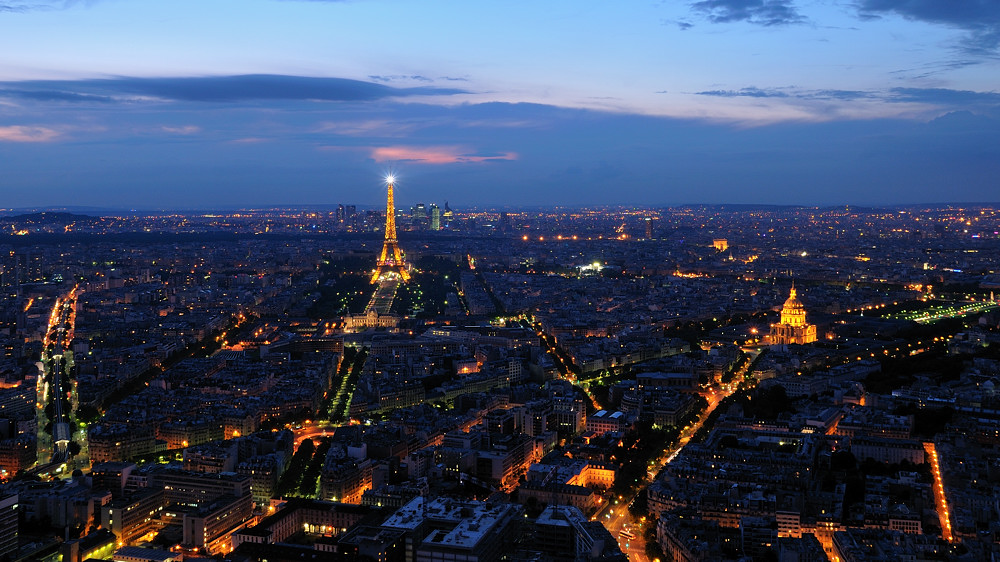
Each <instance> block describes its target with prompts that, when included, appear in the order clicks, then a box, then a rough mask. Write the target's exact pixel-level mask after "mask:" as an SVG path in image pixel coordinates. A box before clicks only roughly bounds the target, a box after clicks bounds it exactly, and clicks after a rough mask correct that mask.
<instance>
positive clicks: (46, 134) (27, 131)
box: [0, 125, 59, 142]
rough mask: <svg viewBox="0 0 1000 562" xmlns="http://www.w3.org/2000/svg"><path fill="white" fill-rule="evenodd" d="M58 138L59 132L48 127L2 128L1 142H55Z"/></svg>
mask: <svg viewBox="0 0 1000 562" xmlns="http://www.w3.org/2000/svg"><path fill="white" fill-rule="evenodd" d="M58 136H59V132H58V131H56V130H53V129H49V128H47V127H26V126H24V125H10V126H6V127H0V141H7V142H49V141H52V140H55V139H56V138H57V137H58Z"/></svg>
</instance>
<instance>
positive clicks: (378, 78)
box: [368, 74, 434, 84]
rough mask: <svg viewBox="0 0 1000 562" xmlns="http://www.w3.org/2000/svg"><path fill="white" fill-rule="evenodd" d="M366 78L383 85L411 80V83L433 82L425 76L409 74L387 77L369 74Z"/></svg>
mask: <svg viewBox="0 0 1000 562" xmlns="http://www.w3.org/2000/svg"><path fill="white" fill-rule="evenodd" d="M368 78H371V79H372V80H374V81H376V82H382V83H384V84H387V83H389V82H399V81H408V80H412V81H415V82H433V81H434V80H431V79H430V78H428V77H426V76H420V75H419V74H410V75H406V74H387V75H381V74H369V75H368Z"/></svg>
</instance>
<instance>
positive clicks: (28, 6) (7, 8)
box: [0, 0, 98, 13]
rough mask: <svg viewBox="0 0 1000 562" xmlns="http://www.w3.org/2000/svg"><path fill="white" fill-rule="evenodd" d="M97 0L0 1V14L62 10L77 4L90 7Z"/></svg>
mask: <svg viewBox="0 0 1000 562" xmlns="http://www.w3.org/2000/svg"><path fill="white" fill-rule="evenodd" d="M97 1H98V0H62V1H52V2H46V1H42V0H22V1H21V2H9V1H7V2H4V1H0V13H4V12H12V13H22V12H30V11H34V10H64V9H66V8H70V7H72V6H75V5H77V4H85V5H88V6H89V5H92V4H95V3H97Z"/></svg>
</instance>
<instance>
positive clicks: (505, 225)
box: [500, 212, 513, 234]
mask: <svg viewBox="0 0 1000 562" xmlns="http://www.w3.org/2000/svg"><path fill="white" fill-rule="evenodd" d="M511 230H513V226H512V225H511V222H510V215H508V214H507V213H506V212H501V213H500V232H503V233H504V234H506V233H508V232H510V231H511Z"/></svg>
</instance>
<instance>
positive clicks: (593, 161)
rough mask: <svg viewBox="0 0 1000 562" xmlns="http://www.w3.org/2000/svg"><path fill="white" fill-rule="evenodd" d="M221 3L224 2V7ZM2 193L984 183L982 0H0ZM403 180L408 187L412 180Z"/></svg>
mask: <svg viewBox="0 0 1000 562" xmlns="http://www.w3.org/2000/svg"><path fill="white" fill-rule="evenodd" d="M237 7H238V9H236V8H237ZM0 23H2V24H3V25H4V28H5V33H4V35H3V38H0V47H2V49H0V51H2V52H3V53H5V54H2V55H0V159H2V160H3V162H4V168H5V174H4V176H5V177H4V179H2V180H0V187H2V188H3V191H4V193H5V196H6V197H5V201H4V206H5V207H13V208H22V207H52V206H98V207H109V206H110V207H116V208H123V209H128V208H138V209H185V208H235V207H268V206H294V205H306V204H316V205H324V204H328V205H329V204H336V203H338V202H340V201H346V200H351V201H352V202H355V203H358V204H361V205H371V206H373V207H377V206H378V205H379V202H380V201H381V199H382V196H383V193H384V192H383V191H382V190H381V186H380V182H379V179H380V173H381V171H382V170H383V169H384V167H385V166H387V165H389V164H390V163H393V164H394V165H395V166H396V167H397V168H398V169H399V171H400V179H401V182H400V188H401V192H400V199H401V200H402V201H411V200H437V201H444V200H451V201H459V200H461V201H464V202H465V205H466V206H473V205H475V206H484V205H511V204H514V205H521V206H528V205H552V204H562V205H565V204H570V205H578V206H590V205H614V204H626V205H656V206H660V205H681V204H701V203H706V204H716V203H765V204H777V203H788V204H802V205H841V204H852V205H892V204H907V203H911V204H918V203H938V202H988V201H992V200H995V195H994V187H993V185H992V183H991V181H990V178H992V177H995V176H996V174H997V172H998V171H1000V164H997V162H1000V158H997V156H998V155H997V154H996V149H995V148H994V147H996V146H998V141H1000V121H998V119H997V117H998V115H1000V112H998V107H1000V94H998V93H996V92H995V90H994V88H995V86H994V83H993V80H992V76H995V75H996V74H997V67H998V64H1000V63H998V62H997V57H996V54H997V52H998V42H1000V39H998V38H1000V8H997V7H995V6H992V5H989V4H987V3H981V2H978V3H977V2H954V3H940V2H930V1H919V2H901V1H900V2H896V1H893V0H864V1H861V2H836V1H829V2H800V1H792V0H758V1H742V0H739V1H738V0H706V1H698V2H679V3H669V4H667V3H661V4H650V5H642V6H629V7H627V8H622V7H620V6H613V5H599V4H583V5H580V4H578V3H570V2H553V3H547V4H546V6H544V7H538V6H535V5H529V4H526V3H505V4H504V5H503V6H500V5H489V4H487V5H472V6H468V5H464V4H455V3H452V2H421V3H419V5H417V4H415V3H405V2H392V1H388V0H386V1H376V0H372V1H367V2H365V1H359V2H326V1H276V0H254V1H247V2H240V3H238V4H237V3H235V2H223V1H211V2H171V3H165V2H148V3H147V2H143V3H134V2H132V3H130V2H115V1H111V0H104V1H88V2H70V1H67V2H62V1H51V2H47V1H30V0H29V1H26V0H21V1H5V2H0ZM407 188H410V189H416V190H418V191H419V192H420V193H421V196H419V197H414V198H410V197H409V196H408V194H407V193H406V191H407Z"/></svg>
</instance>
